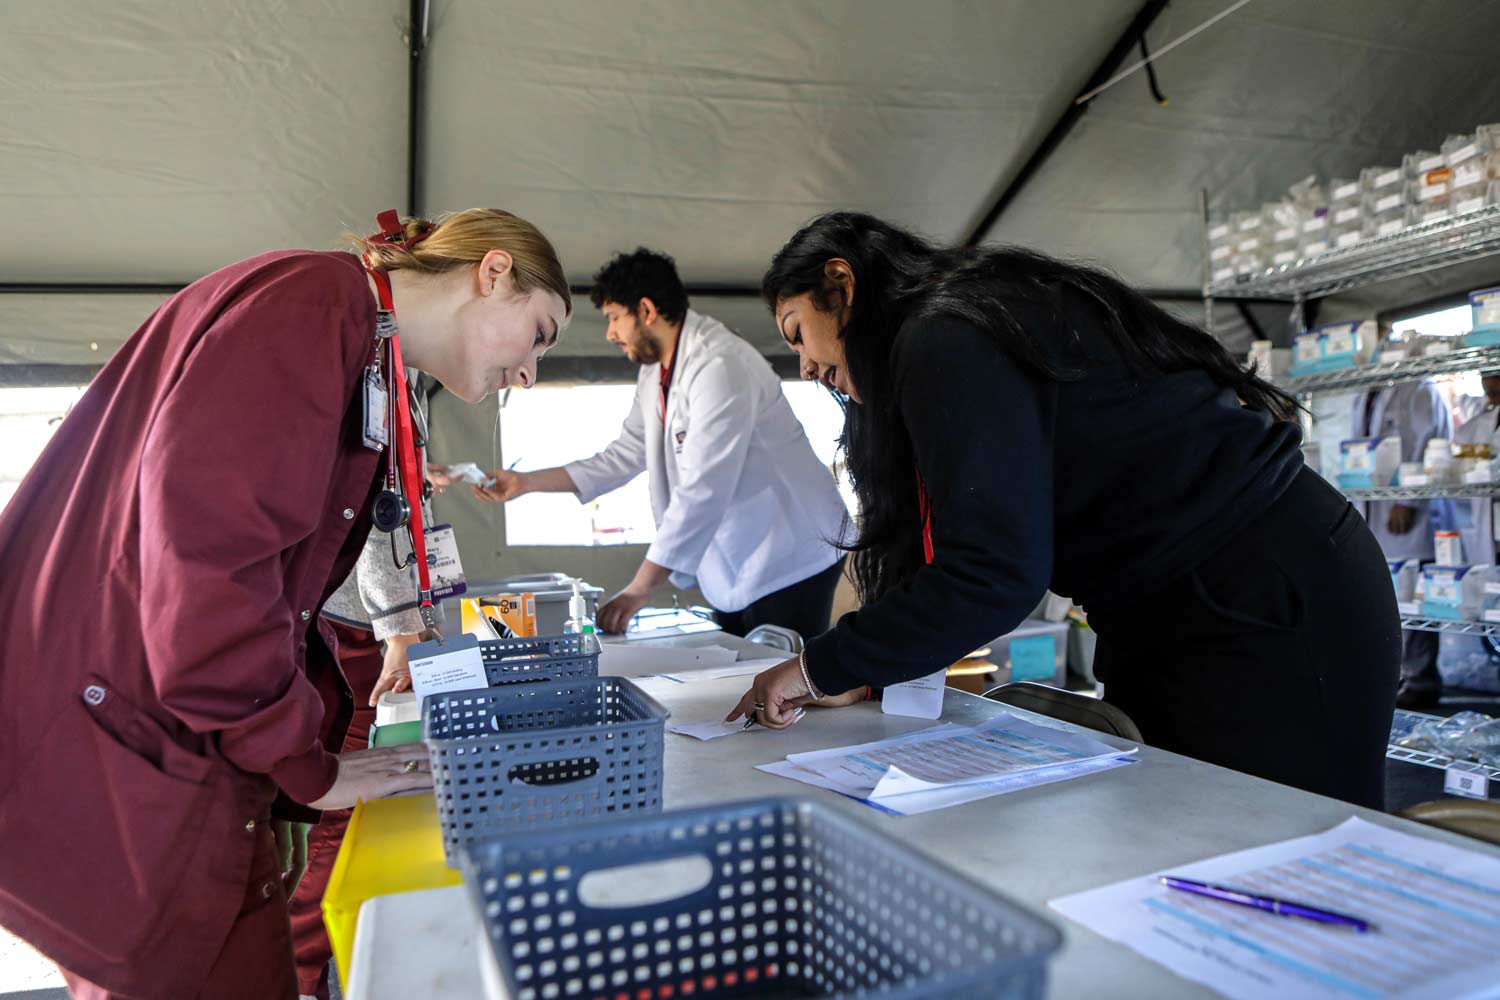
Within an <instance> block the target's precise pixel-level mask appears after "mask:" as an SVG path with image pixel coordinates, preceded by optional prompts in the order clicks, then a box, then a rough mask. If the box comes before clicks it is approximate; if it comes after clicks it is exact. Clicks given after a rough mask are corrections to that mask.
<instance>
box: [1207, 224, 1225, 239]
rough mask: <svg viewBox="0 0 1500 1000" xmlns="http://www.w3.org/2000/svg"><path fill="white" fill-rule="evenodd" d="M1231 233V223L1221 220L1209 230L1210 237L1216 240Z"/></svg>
mask: <svg viewBox="0 0 1500 1000" xmlns="http://www.w3.org/2000/svg"><path fill="white" fill-rule="evenodd" d="M1228 235H1229V223H1227V222H1221V223H1219V224H1218V225H1217V226H1214V227H1213V228H1212V229H1210V230H1209V231H1208V238H1209V239H1210V240H1213V241H1215V242H1217V241H1219V240H1222V239H1223V238H1224V237H1226V236H1228Z"/></svg>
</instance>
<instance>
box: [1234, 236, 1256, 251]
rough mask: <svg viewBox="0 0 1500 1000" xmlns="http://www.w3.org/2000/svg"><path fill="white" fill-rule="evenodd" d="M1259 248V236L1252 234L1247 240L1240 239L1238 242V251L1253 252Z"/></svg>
mask: <svg viewBox="0 0 1500 1000" xmlns="http://www.w3.org/2000/svg"><path fill="white" fill-rule="evenodd" d="M1259 249H1260V239H1259V237H1255V236H1252V237H1250V238H1249V239H1247V240H1240V244H1239V251H1240V253H1253V252H1254V251H1256V250H1259Z"/></svg>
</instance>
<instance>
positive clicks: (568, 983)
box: [464, 799, 1062, 1000]
mask: <svg viewBox="0 0 1500 1000" xmlns="http://www.w3.org/2000/svg"><path fill="white" fill-rule="evenodd" d="M464 874H465V882H466V883H467V885H468V887H469V890H470V893H471V896H472V897H473V899H474V901H475V903H476V905H477V906H478V909H479V912H480V915H481V919H482V921H483V924H484V932H485V938H484V945H485V947H486V950H487V954H486V955H485V956H484V958H483V959H482V960H481V964H482V966H484V967H487V969H488V974H489V976H490V977H491V979H492V980H500V979H503V981H504V988H505V990H506V993H507V995H508V996H509V997H511V998H512V1000H546V998H549V997H572V996H580V997H610V998H614V997H628V998H630V1000H636V998H638V997H649V998H652V1000H656V998H661V997H673V998H681V997H691V998H698V1000H715V998H719V997H730V996H734V997H798V996H809V997H810V996H820V997H853V996H856V995H857V996H865V995H879V996H881V997H888V998H891V1000H898V998H899V1000H916V998H924V1000H974V998H976V997H984V998H986V1000H1033V998H1041V997H1043V996H1045V994H1046V988H1047V962H1048V959H1049V958H1050V956H1051V955H1052V954H1054V953H1055V952H1056V951H1057V949H1058V948H1059V947H1060V945H1061V943H1062V934H1061V933H1060V932H1059V931H1058V929H1057V928H1056V927H1055V926H1053V925H1052V924H1051V923H1049V922H1048V921H1046V920H1045V919H1043V918H1042V917H1040V916H1038V915H1036V914H1033V913H1032V912H1031V911H1030V910H1027V909H1025V908H1023V907H1021V906H1020V905H1018V904H1016V903H1012V902H1010V901H1009V900H1006V899H1004V898H1003V897H1001V896H999V895H996V894H995V893H993V892H991V891H990V890H988V889H985V888H983V887H981V886H978V885H976V884H974V883H972V882H970V881H969V880H968V879H965V878H963V877H962V876H960V875H958V874H957V873H955V872H953V871H951V870H949V869H948V868H946V867H944V866H942V865H940V864H938V863H937V862H936V861H933V860H931V859H930V858H928V857H927V856H926V855H924V854H922V853H920V852H918V851H915V850H912V849H911V848H909V847H907V846H905V845H903V844H900V843H898V842H897V841H895V840H894V839H892V838H890V837H887V836H885V835H884V834H881V833H879V832H877V831H875V830H873V829H871V828H869V827H867V826H865V825H864V824H863V823H861V822H858V821H856V820H855V819H853V818H851V817H849V816H847V815H845V814H844V813H843V812H841V811H839V810H837V809H835V808H832V807H830V806H826V805H823V804H821V803H816V802H812V801H808V800H801V799H763V800H756V801H749V802H736V803H728V804H725V805H719V806H711V807H706V808H699V809H687V810H679V811H673V812H668V813H663V814H662V815H660V816H652V817H622V818H620V819H618V820H615V821H614V822H611V823H607V824H597V823H596V824H590V825H588V826H585V827H581V828H571V829H567V830H558V831H554V832H551V833H547V834H541V833H538V834H530V835H524V836H516V837H506V838H504V839H499V840H495V841H491V842H486V843H482V844H475V845H473V846H472V847H471V848H470V849H469V850H468V852H467V853H466V857H465V863H464ZM494 985H495V986H497V987H498V986H499V985H500V984H499V982H495V984H494ZM491 995H492V996H496V995H498V991H497V992H496V993H492V994H491Z"/></svg>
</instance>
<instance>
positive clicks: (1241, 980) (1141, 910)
mask: <svg viewBox="0 0 1500 1000" xmlns="http://www.w3.org/2000/svg"><path fill="white" fill-rule="evenodd" d="M1157 875H1178V876H1181V877H1183V878H1189V879H1196V880H1198V881H1203V882H1214V883H1221V884H1225V885H1229V886H1233V887H1234V888H1237V889H1243V890H1245V891H1247V892H1251V893H1256V894H1259V895H1263V896H1274V897H1277V898H1279V899H1288V900H1292V901H1294V902H1298V903H1306V904H1309V905H1312V906H1316V907H1321V908H1323V909H1328V910H1333V911H1335V912H1337V913H1343V914H1348V915H1349V916H1354V917H1360V918H1363V919H1365V920H1368V921H1370V922H1371V923H1373V924H1374V925H1375V929H1374V930H1372V931H1370V932H1368V933H1365V934H1360V933H1358V932H1356V931H1354V930H1351V929H1350V928H1347V927H1338V926H1331V925H1325V924H1318V923H1313V922H1311V921H1307V920H1299V919H1296V918H1293V917H1282V916H1277V915H1275V914H1272V913H1265V912H1262V911H1260V910H1256V909H1252V908H1250V907H1245V906H1235V905H1233V904H1229V903H1222V902H1219V901H1217V900H1213V899H1204V898H1201V897H1198V896H1193V895H1189V894H1186V893H1181V892H1175V891H1173V890H1171V889H1168V888H1166V887H1165V886H1163V885H1161V883H1160V882H1159V881H1157ZM1051 905H1052V907H1053V909H1055V910H1058V911H1059V912H1061V913H1063V914H1065V915H1067V916H1069V917H1071V918H1072V919H1074V920H1077V921H1078V922H1079V923H1081V924H1083V925H1084V926H1086V927H1089V928H1091V929H1092V930H1094V931H1096V932H1097V933H1099V934H1102V935H1104V936H1105V937H1107V938H1110V939H1112V940H1115V941H1119V942H1120V943H1122V944H1125V945H1128V946H1129V947H1130V948H1132V949H1134V950H1135V951H1137V952H1139V953H1140V954H1142V955H1144V956H1145V957H1147V958H1149V959H1152V960H1153V961H1156V962H1159V963H1161V964H1162V965H1164V966H1166V967H1167V968H1168V969H1171V970H1172V971H1173V972H1175V973H1177V974H1178V975H1180V976H1184V977H1186V978H1188V979H1191V980H1194V981H1195V982H1199V983H1202V984H1204V985H1205V986H1208V987H1210V988H1212V989H1214V990H1217V991H1218V992H1219V993H1222V994H1223V995H1224V996H1227V997H1231V998H1233V1000H1262V998H1266V1000H1271V998H1274V1000H1285V998H1287V997H1299V998H1301V997H1308V998H1333V997H1338V998H1349V997H1356V998H1358V997H1364V998H1370V1000H1375V998H1383V997H1391V998H1399V1000H1429V998H1431V1000H1437V998H1439V997H1442V998H1454V997H1493V996H1495V995H1497V993H1500V858H1497V857H1495V856H1494V855H1493V854H1481V853H1480V852H1478V851H1471V850H1466V849H1464V848H1461V847H1453V846H1451V845H1449V844H1445V843H1439V842H1437V841H1433V840H1428V839H1426V838H1424V837H1417V836H1413V835H1412V834H1409V833H1401V832H1398V831H1395V830H1389V829H1386V828H1385V827H1382V826H1376V825H1375V824H1373V823H1369V822H1366V821H1365V820H1362V819H1358V818H1352V819H1349V820H1346V821H1345V822H1344V823H1342V824H1340V825H1339V826H1337V827H1335V828H1333V829H1332V830H1329V831H1327V832H1326V833H1320V834H1315V835H1313V836H1310V837H1299V838H1297V839H1295V840H1287V841H1283V842H1281V843H1279V844H1272V845H1270V846H1267V847H1257V848H1251V849H1250V850H1246V851H1239V852H1237V853H1235V854H1226V855H1224V856H1223V857H1218V858H1212V859H1209V860H1207V861H1200V862H1197V863H1195V864H1187V865H1180V866H1177V867H1174V868H1172V869H1170V870H1168V871H1163V872H1158V873H1154V874H1152V875H1147V876H1143V877H1141V878H1135V879H1130V880H1128V881H1125V882H1120V883H1117V884H1115V885H1110V886H1105V887H1103V888H1100V889H1091V890H1089V891H1088V892H1081V893H1078V894H1076V895H1073V896H1067V897H1065V898H1063V899H1056V900H1053V901H1052V904H1051Z"/></svg>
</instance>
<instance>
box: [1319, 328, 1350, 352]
mask: <svg viewBox="0 0 1500 1000" xmlns="http://www.w3.org/2000/svg"><path fill="white" fill-rule="evenodd" d="M1355 332H1356V331H1355V329H1354V328H1353V327H1352V326H1348V325H1345V326H1342V327H1339V328H1337V329H1332V330H1329V331H1328V333H1327V334H1326V335H1325V339H1324V341H1323V353H1324V354H1353V353H1354V352H1355V351H1357V350H1359V338H1358V337H1356V336H1355Z"/></svg>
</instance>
